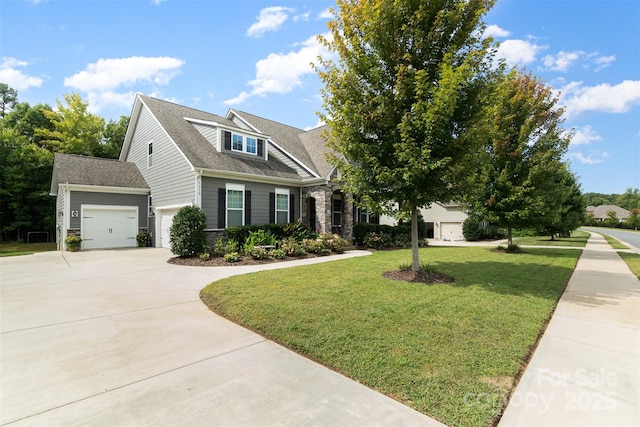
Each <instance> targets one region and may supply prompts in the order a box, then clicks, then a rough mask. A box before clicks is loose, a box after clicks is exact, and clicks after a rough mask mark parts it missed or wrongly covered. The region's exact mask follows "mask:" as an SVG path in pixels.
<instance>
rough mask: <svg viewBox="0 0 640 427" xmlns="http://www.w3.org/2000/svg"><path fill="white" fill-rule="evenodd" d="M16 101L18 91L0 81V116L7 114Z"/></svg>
mask: <svg viewBox="0 0 640 427" xmlns="http://www.w3.org/2000/svg"><path fill="white" fill-rule="evenodd" d="M16 102H18V92H17V91H16V90H15V89H13V88H11V87H9V85H8V84H6V83H0V117H4V116H5V115H7V113H9V112H10V111H11V110H12V109H13V107H14V106H15V104H16Z"/></svg>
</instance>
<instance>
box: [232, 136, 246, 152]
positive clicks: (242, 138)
mask: <svg viewBox="0 0 640 427" xmlns="http://www.w3.org/2000/svg"><path fill="white" fill-rule="evenodd" d="M235 137H240V138H241V140H240V146H241V148H240V149H239V150H238V149H237V148H234V146H233V143H234V138H235ZM244 148H245V145H244V135H241V134H239V133H236V132H231V151H235V152H236V153H244V152H245V151H244Z"/></svg>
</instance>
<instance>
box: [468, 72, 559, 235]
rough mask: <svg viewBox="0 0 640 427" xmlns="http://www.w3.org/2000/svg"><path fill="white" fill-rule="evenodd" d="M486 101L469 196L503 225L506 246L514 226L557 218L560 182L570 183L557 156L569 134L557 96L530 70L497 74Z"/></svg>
mask: <svg viewBox="0 0 640 427" xmlns="http://www.w3.org/2000/svg"><path fill="white" fill-rule="evenodd" d="M491 100H492V102H491V103H490V104H489V105H488V106H487V108H486V109H485V120H484V121H482V122H481V124H480V125H479V132H478V135H485V141H484V144H485V145H484V150H483V151H482V152H481V153H480V156H481V158H482V161H481V163H480V167H481V173H480V174H479V176H480V177H481V179H479V180H478V181H477V185H476V191H475V192H472V193H471V195H470V197H471V199H472V200H473V201H472V203H471V204H472V206H473V207H474V208H475V209H476V210H478V211H480V212H484V213H485V214H486V216H487V218H488V219H489V220H490V221H492V222H494V223H496V224H497V225H499V226H501V227H504V228H506V229H507V238H508V240H509V245H511V244H512V234H511V232H512V229H513V228H525V227H544V226H550V225H551V224H554V223H555V222H556V217H557V215H558V213H559V210H560V209H561V200H563V196H562V191H561V189H560V187H559V184H560V183H565V182H567V185H569V182H568V181H567V180H568V178H567V177H566V175H567V174H569V172H568V168H566V165H565V164H564V163H563V160H562V157H563V155H564V154H565V153H566V150H567V148H568V145H569V140H570V138H571V135H570V134H568V133H567V132H566V131H565V130H564V129H563V128H562V123H563V120H562V109H560V108H557V107H556V103H557V97H556V96H555V95H554V94H553V92H552V90H551V89H550V88H549V87H547V86H546V85H545V84H544V83H543V82H542V81H540V80H539V79H538V78H536V77H535V76H533V75H532V74H530V73H525V72H522V71H517V70H511V71H510V72H509V73H507V74H505V75H503V76H501V77H500V79H499V81H498V82H497V84H496V86H495V90H494V92H493V94H492V96H491ZM564 189H566V188H564Z"/></svg>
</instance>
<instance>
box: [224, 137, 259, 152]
mask: <svg viewBox="0 0 640 427" xmlns="http://www.w3.org/2000/svg"><path fill="white" fill-rule="evenodd" d="M237 136H239V137H240V138H242V148H241V149H240V150H238V149H237V148H234V147H233V138H234V137H237ZM247 138H251V139H254V140H255V141H256V152H255V153H252V152H250V151H247ZM258 139H261V138H256V137H255V136H248V135H244V134H241V133H238V132H231V151H233V152H234V153H243V154H249V155H251V156H257V155H258Z"/></svg>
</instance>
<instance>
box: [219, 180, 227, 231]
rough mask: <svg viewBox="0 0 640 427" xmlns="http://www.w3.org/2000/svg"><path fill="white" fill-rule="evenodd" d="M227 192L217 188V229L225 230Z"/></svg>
mask: <svg viewBox="0 0 640 427" xmlns="http://www.w3.org/2000/svg"><path fill="white" fill-rule="evenodd" d="M226 213H227V190H226V189H224V188H218V228H226V224H225V222H226V221H225V218H226Z"/></svg>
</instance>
